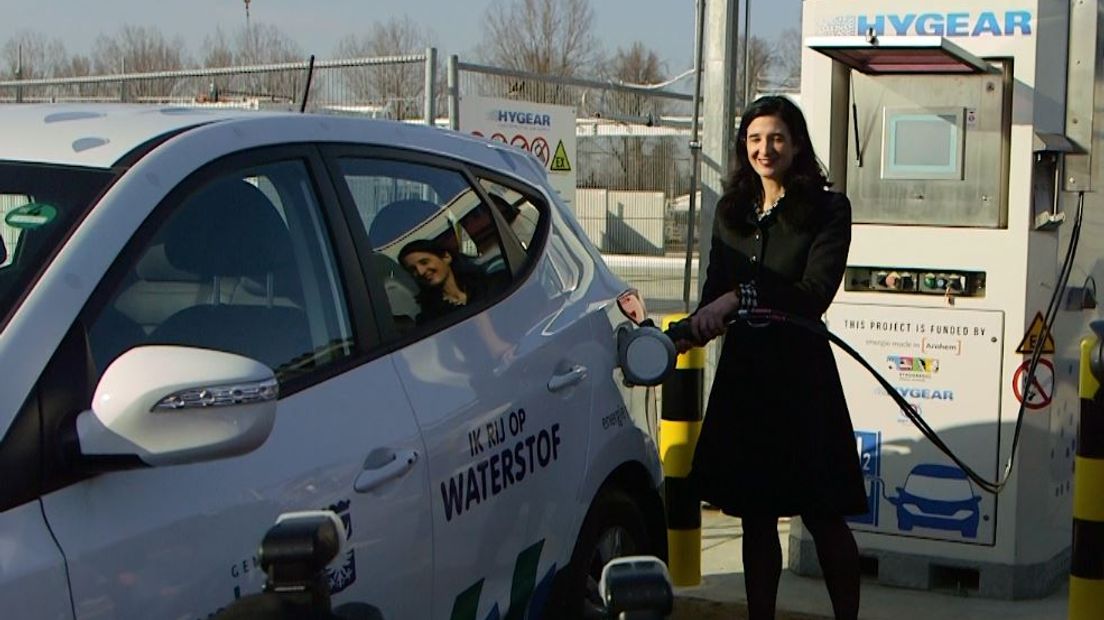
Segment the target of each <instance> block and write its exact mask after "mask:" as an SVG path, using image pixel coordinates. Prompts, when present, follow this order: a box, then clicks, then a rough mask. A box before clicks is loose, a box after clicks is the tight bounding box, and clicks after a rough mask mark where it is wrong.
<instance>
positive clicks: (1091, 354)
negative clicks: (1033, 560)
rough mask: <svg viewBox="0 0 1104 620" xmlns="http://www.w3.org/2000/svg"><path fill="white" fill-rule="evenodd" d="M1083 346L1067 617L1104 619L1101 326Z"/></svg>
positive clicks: (1072, 619) (1103, 368)
mask: <svg viewBox="0 0 1104 620" xmlns="http://www.w3.org/2000/svg"><path fill="white" fill-rule="evenodd" d="M1093 331H1094V332H1096V335H1095V336H1094V337H1092V338H1086V339H1085V340H1082V341H1081V377H1080V392H1081V424H1080V428H1079V430H1078V432H1077V455H1076V457H1075V460H1074V468H1073V550H1072V556H1071V558H1070V589H1069V618H1070V620H1090V619H1092V620H1099V619H1100V618H1104V390H1101V389H1100V380H1101V376H1102V375H1104V355H1102V352H1104V349H1102V342H1101V332H1100V325H1097V324H1094V325H1093Z"/></svg>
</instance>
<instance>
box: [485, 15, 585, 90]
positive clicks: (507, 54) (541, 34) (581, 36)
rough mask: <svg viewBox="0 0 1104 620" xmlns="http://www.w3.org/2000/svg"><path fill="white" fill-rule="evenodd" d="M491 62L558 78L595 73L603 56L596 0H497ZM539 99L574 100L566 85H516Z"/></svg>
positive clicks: (489, 25)
mask: <svg viewBox="0 0 1104 620" xmlns="http://www.w3.org/2000/svg"><path fill="white" fill-rule="evenodd" d="M483 23H484V25H485V27H484V32H483V41H484V44H483V45H482V46H481V47H480V50H479V53H480V55H481V57H482V58H483V60H484V61H485V62H488V63H490V64H494V65H497V66H500V67H506V68H508V69H517V70H522V71H530V72H533V73H540V74H542V75H548V76H554V77H577V76H581V75H585V74H587V73H591V72H592V71H593V70H594V68H595V67H596V66H597V65H598V63H599V62H600V60H601V52H600V49H599V45H598V41H597V39H596V38H595V36H594V10H593V9H592V8H591V5H590V0H496V1H495V2H494V3H493V4H492V5H491V6H490V7H488V9H487V12H486V14H485V18H484V20H483ZM510 89H511V90H513V91H514V93H515V94H516V93H517V92H518V91H523V90H530V91H536V92H526V96H527V98H529V99H531V100H533V101H545V102H554V103H572V104H574V103H575V102H574V101H571V99H572V98H571V97H570V96H569V95H568V93H567V92H566V91H565V90H564V89H563V88H557V87H552V88H550V89H538V88H536V87H535V85H533V86H531V85H526V84H511V85H510Z"/></svg>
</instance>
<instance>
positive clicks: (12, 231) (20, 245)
mask: <svg viewBox="0 0 1104 620" xmlns="http://www.w3.org/2000/svg"><path fill="white" fill-rule="evenodd" d="M112 178H114V173H113V172H112V171H110V170H95V169H88V168H73V167H65V166H51V165H44V164H27V163H17V162H0V242H2V247H0V331H2V329H3V327H4V326H6V325H7V322H8V319H9V318H10V317H11V315H12V313H13V312H14V311H15V308H16V306H18V304H19V301H20V299H22V297H23V295H24V293H25V292H26V291H28V290H29V288H30V286H31V284H32V282H34V280H35V278H37V277H38V275H39V274H40V273H41V272H42V270H43V269H44V268H45V267H46V265H47V264H48V263H49V261H50V260H51V259H52V258H53V257H54V255H55V254H56V253H57V251H58V249H59V247H60V245H61V244H62V243H64V241H65V239H66V238H68V236H69V232H70V231H71V230H72V228H73V226H74V225H75V224H76V223H77V222H78V221H79V220H80V218H81V217H82V216H83V214H84V213H85V212H86V211H87V209H88V208H89V206H90V205H91V204H92V201H93V200H95V199H96V197H98V196H99V195H100V193H101V192H103V190H104V189H105V188H107V186H108V185H109V184H110V183H111V179H112Z"/></svg>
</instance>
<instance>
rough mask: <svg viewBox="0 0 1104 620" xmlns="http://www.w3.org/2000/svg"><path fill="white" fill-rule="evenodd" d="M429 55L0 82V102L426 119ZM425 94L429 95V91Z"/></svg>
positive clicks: (430, 69) (431, 54)
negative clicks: (141, 105)
mask: <svg viewBox="0 0 1104 620" xmlns="http://www.w3.org/2000/svg"><path fill="white" fill-rule="evenodd" d="M435 62H436V53H435V52H427V53H426V54H410V55H404V56H390V57H383V58H352V59H345V60H326V61H319V62H313V61H302V62H287V63H278V64H267V65H250V66H239V67H223V68H208V69H184V70H178V71H160V72H156V73H128V74H118V75H95V76H85V77H75V78H53V79H36V80H8V81H0V103H60V102H82V103H90V102H95V103H150V104H169V105H189V106H192V105H200V106H225V107H242V108H253V109H288V110H291V109H294V110H298V109H300V108H301V107H302V106H303V102H304V97H305V100H306V110H308V111H326V110H330V111H338V112H347V113H350V114H363V115H366V116H371V117H375V118H390V119H397V120H411V119H424V118H425V117H426V112H427V106H426V101H427V97H426V84H432V82H433V80H434V79H435V78H434V76H435V75H436V70H435V67H433V64H434V63H435ZM431 90H432V89H431Z"/></svg>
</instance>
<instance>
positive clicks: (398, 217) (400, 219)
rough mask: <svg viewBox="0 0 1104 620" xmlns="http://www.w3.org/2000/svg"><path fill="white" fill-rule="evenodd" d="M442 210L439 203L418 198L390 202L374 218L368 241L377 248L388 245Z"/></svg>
mask: <svg viewBox="0 0 1104 620" xmlns="http://www.w3.org/2000/svg"><path fill="white" fill-rule="evenodd" d="M440 212H441V207H440V206H439V205H438V204H436V203H433V202H430V201H428V200H421V199H418V198H405V199H403V200H396V201H395V202H392V203H388V204H386V205H384V207H383V208H382V209H380V210H379V213H377V214H376V216H375V217H374V218H372V224H371V226H370V227H369V229H368V242H369V243H371V244H372V248H373V249H375V250H378V249H380V248H383V247H386V246H388V245H390V244H392V243H395V242H396V241H398V240H399V239H401V238H402V237H403V235H406V234H407V233H409V232H411V231H413V230H415V229H417V228H418V227H419V226H420V225H421V224H423V223H424V222H426V221H427V220H429V219H430V218H432V217H433V216H435V215H437V214H438V213H440Z"/></svg>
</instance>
